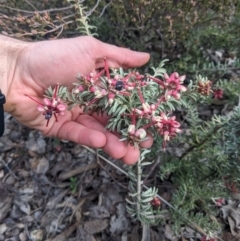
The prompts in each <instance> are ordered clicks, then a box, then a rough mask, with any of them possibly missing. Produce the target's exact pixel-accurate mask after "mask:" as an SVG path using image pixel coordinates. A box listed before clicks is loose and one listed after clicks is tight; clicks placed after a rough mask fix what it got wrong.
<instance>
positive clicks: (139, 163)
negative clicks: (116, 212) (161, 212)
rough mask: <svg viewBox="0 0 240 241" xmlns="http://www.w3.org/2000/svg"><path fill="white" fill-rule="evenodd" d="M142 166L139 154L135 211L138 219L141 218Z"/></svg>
mask: <svg viewBox="0 0 240 241" xmlns="http://www.w3.org/2000/svg"><path fill="white" fill-rule="evenodd" d="M141 180H142V168H141V156H140V157H139V159H138V162H137V213H138V220H141V193H142V182H141Z"/></svg>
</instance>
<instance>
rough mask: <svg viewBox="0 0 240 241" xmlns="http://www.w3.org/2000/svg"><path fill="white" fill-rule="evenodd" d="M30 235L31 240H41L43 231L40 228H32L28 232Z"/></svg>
mask: <svg viewBox="0 0 240 241" xmlns="http://www.w3.org/2000/svg"><path fill="white" fill-rule="evenodd" d="M30 237H31V239H32V240H33V241H42V240H43V231H42V230H41V229H36V230H33V231H32V232H31V233H30Z"/></svg>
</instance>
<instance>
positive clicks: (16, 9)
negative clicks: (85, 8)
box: [0, 4, 74, 14]
mask: <svg viewBox="0 0 240 241" xmlns="http://www.w3.org/2000/svg"><path fill="white" fill-rule="evenodd" d="M0 7H4V8H7V9H10V10H13V11H17V12H23V13H29V14H35V13H36V11H27V10H23V9H18V8H12V7H9V6H6V5H4V4H0ZM73 7H74V5H73V4H71V5H69V6H67V7H62V8H51V9H46V10H41V11H37V13H45V12H48V13H50V12H57V11H65V10H68V9H71V8H73Z"/></svg>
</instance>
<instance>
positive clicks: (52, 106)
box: [26, 84, 67, 126]
mask: <svg viewBox="0 0 240 241" xmlns="http://www.w3.org/2000/svg"><path fill="white" fill-rule="evenodd" d="M58 89H59V84H57V86H56V87H55V89H54V93H53V96H52V98H51V99H48V98H44V99H43V103H41V102H39V101H37V100H35V99H34V98H32V97H31V96H29V95H26V96H28V97H29V98H30V99H32V100H33V101H35V102H36V103H38V104H39V106H38V107H37V110H38V111H41V112H43V115H44V116H45V119H46V120H47V124H46V126H48V123H49V120H50V119H51V117H52V115H54V117H55V120H56V121H58V119H57V115H65V110H66V108H67V107H66V105H65V104H63V102H62V100H61V99H60V98H57V94H58Z"/></svg>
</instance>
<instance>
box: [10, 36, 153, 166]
mask: <svg viewBox="0 0 240 241" xmlns="http://www.w3.org/2000/svg"><path fill="white" fill-rule="evenodd" d="M104 58H106V59H107V63H108V66H109V67H114V68H119V67H124V68H131V67H139V66H141V65H143V64H145V63H146V62H147V61H148V60H149V55H148V54H146V53H139V52H134V51H131V50H128V49H125V48H118V47H116V46H113V45H109V44H105V43H102V42H101V41H98V40H97V39H95V38H92V37H87V36H84V37H78V38H72V39H61V40H51V41H42V42H35V43H28V44H26V46H25V47H24V48H23V49H22V50H21V51H20V52H19V54H18V58H17V61H16V66H15V70H14V74H13V75H12V79H10V80H8V81H10V83H9V88H8V92H7V105H6V109H7V111H8V112H10V113H11V114H12V115H13V116H14V117H15V118H16V119H17V120H18V121H20V122H21V123H22V124H24V125H26V126H28V127H30V128H34V129H38V130H40V131H41V132H42V133H43V134H44V135H46V136H55V137H58V138H60V139H65V140H70V141H73V142H76V143H79V144H81V145H86V146H90V147H95V148H102V149H103V150H104V151H105V152H106V153H108V154H109V155H110V156H112V157H113V158H118V159H122V160H123V161H124V162H125V163H128V164H132V163H135V162H136V161H137V159H138V157H139V150H137V149H134V148H133V147H132V146H130V145H128V146H127V145H126V143H124V142H120V141H119V137H118V136H117V135H114V134H113V133H110V132H109V131H107V130H106V129H105V128H104V126H105V125H106V123H107V120H108V117H107V116H98V115H93V116H90V115H86V114H83V113H82V111H81V109H80V108H79V107H75V108H73V109H72V110H71V111H67V112H66V114H65V116H59V117H58V122H56V121H55V119H54V118H51V119H50V121H49V124H48V126H47V127H46V122H45V120H44V116H43V115H42V113H41V112H39V111H38V110H37V105H36V104H35V103H34V102H33V101H32V100H31V99H29V98H27V97H26V96H25V95H28V96H32V97H33V98H35V99H36V100H38V101H40V102H42V96H43V93H44V90H45V89H47V88H48V87H49V86H52V87H55V85H56V84H57V83H59V84H60V85H64V86H67V87H69V88H72V83H73V82H76V79H75V76H76V75H77V73H81V74H83V75H87V74H88V73H90V72H91V71H92V70H94V69H96V68H101V67H104ZM151 144H152V138H149V140H148V141H145V142H143V143H142V145H143V146H144V147H149V146H151Z"/></svg>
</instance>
